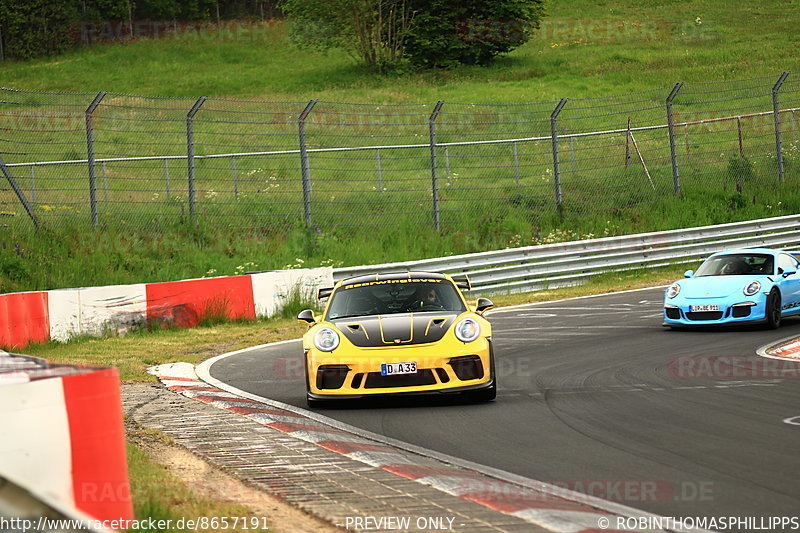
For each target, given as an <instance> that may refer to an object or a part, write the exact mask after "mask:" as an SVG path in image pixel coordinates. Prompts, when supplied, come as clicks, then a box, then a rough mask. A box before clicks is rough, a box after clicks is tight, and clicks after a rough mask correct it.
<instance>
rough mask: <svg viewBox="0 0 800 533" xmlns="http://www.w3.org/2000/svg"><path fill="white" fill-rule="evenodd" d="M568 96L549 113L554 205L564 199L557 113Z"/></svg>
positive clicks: (567, 99)
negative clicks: (554, 189)
mask: <svg viewBox="0 0 800 533" xmlns="http://www.w3.org/2000/svg"><path fill="white" fill-rule="evenodd" d="M568 101H569V98H562V99H561V101H560V102H558V105H557V106H556V108H555V109H553V112H552V113H550V136H551V138H552V143H553V180H554V183H555V186H556V205H557V206H560V205H561V202H562V201H563V200H564V195H563V194H562V192H561V169H560V167H559V165H558V114H559V113H561V110H562V109H564V106H565V105H566V103H567V102H568Z"/></svg>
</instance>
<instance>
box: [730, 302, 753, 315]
mask: <svg viewBox="0 0 800 533" xmlns="http://www.w3.org/2000/svg"><path fill="white" fill-rule="evenodd" d="M731 315H732V316H733V318H744V317H746V316H750V306H745V305H737V306H734V308H733V311H732V312H731Z"/></svg>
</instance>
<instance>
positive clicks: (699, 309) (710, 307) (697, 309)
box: [689, 304, 719, 313]
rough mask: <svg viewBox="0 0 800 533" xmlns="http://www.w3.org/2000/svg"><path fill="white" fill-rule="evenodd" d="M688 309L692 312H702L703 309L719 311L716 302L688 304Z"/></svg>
mask: <svg viewBox="0 0 800 533" xmlns="http://www.w3.org/2000/svg"><path fill="white" fill-rule="evenodd" d="M689 311H690V312H692V313H702V312H704V311H719V306H718V305H717V304H708V305H690V306H689Z"/></svg>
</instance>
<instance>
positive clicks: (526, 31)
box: [405, 0, 544, 68]
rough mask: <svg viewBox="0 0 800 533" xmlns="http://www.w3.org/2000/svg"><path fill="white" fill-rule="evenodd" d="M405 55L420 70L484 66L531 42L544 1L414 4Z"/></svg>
mask: <svg viewBox="0 0 800 533" xmlns="http://www.w3.org/2000/svg"><path fill="white" fill-rule="evenodd" d="M413 6H414V10H415V11H416V17H415V19H414V26H413V28H411V30H410V32H409V34H408V36H407V42H406V48H405V51H406V56H407V58H408V59H409V61H410V62H411V63H412V64H413V65H416V66H418V67H426V68H432V67H445V68H446V67H452V66H454V65H457V64H465V65H485V64H487V63H489V62H490V61H491V60H492V59H494V57H495V56H497V55H498V54H503V53H507V52H510V51H511V50H513V49H514V48H516V47H518V46H519V45H521V44H523V43H525V42H527V41H528V39H530V37H531V35H532V33H533V31H534V30H536V29H538V28H539V23H540V21H541V19H542V17H543V16H544V0H492V1H491V2H485V1H479V0H413Z"/></svg>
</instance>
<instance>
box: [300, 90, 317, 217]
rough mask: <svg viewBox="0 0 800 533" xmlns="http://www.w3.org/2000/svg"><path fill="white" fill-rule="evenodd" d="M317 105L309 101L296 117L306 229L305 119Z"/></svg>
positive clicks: (308, 184) (308, 191)
mask: <svg viewBox="0 0 800 533" xmlns="http://www.w3.org/2000/svg"><path fill="white" fill-rule="evenodd" d="M315 105H317V101H316V100H310V101H309V102H308V104H306V108H305V109H303V112H302V113H300V116H299V117H297V130H298V133H299V134H300V170H301V172H302V177H303V219H304V220H305V223H306V228H310V227H311V170H310V169H309V166H308V152H307V151H306V117H308V114H309V113H311V110H312V109H314V106H315Z"/></svg>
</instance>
